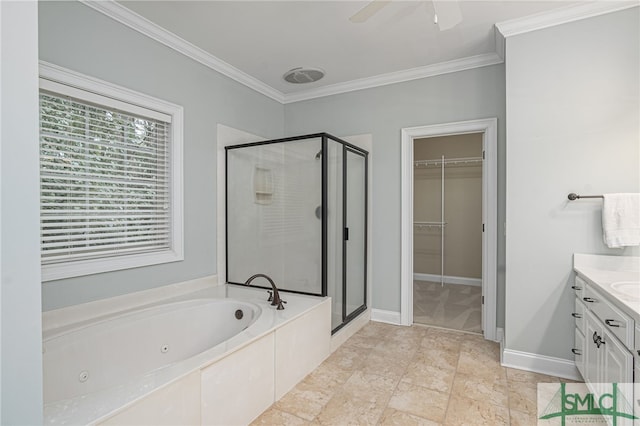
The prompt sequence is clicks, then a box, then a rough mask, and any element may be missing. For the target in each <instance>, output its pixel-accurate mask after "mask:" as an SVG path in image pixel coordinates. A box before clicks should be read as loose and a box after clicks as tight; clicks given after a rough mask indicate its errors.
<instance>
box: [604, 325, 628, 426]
mask: <svg viewBox="0 0 640 426" xmlns="http://www.w3.org/2000/svg"><path fill="white" fill-rule="evenodd" d="M602 340H603V345H604V349H605V351H604V358H603V366H602V367H603V368H602V370H603V374H604V377H603V382H604V383H605V386H606V387H609V388H610V389H612V388H611V386H613V383H615V384H616V386H617V387H618V394H617V398H616V411H617V412H619V413H629V414H630V413H633V355H631V353H630V352H629V350H628V349H627V348H626V347H625V346H623V345H622V344H621V343H620V342H619V341H618V340H617V339H616V338H615V337H614V334H613V333H611V332H610V331H609V330H607V329H604V330H603V336H602ZM617 424H618V425H631V424H632V422H631V420H630V419H622V418H619V419H618V421H617Z"/></svg>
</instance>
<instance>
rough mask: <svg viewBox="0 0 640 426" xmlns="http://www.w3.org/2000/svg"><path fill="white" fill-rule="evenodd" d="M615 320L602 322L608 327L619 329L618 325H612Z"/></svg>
mask: <svg viewBox="0 0 640 426" xmlns="http://www.w3.org/2000/svg"><path fill="white" fill-rule="evenodd" d="M614 321H615V320H612V319H607V320H604V323H605V324H607V325H608V326H609V327H620V324H614Z"/></svg>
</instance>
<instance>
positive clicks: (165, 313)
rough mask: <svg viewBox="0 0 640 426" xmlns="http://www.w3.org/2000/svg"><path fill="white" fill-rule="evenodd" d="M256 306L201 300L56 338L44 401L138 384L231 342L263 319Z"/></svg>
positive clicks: (47, 348) (46, 344) (47, 354)
mask: <svg viewBox="0 0 640 426" xmlns="http://www.w3.org/2000/svg"><path fill="white" fill-rule="evenodd" d="M260 312H261V309H260V307H258V306H257V305H255V304H253V303H247V302H242V301H239V300H230V299H195V300H187V301H182V302H173V303H167V304H162V305H158V306H154V307H150V308H146V309H140V310H137V311H133V312H129V313H126V314H122V315H118V316H116V317H113V318H109V319H102V320H100V321H97V322H95V323H90V324H86V325H83V326H78V327H75V328H71V329H69V330H64V331H59V332H57V333H52V335H50V336H49V337H47V338H46V339H44V340H43V349H44V352H43V365H44V377H43V381H44V402H45V404H47V403H49V402H53V401H58V400H62V399H70V398H74V397H78V396H81V395H86V394H89V393H92V392H96V391H99V390H103V389H108V388H112V387H115V386H118V385H120V384H124V383H127V382H129V381H132V380H136V379H137V378H139V377H142V376H144V375H145V374H148V373H150V372H153V371H155V370H158V369H161V368H164V367H167V366H170V365H171V364H174V363H176V362H179V361H183V360H185V359H188V358H191V357H192V356H194V355H197V354H199V353H201V352H204V351H205V350H207V349H210V348H213V347H214V346H216V345H218V344H220V343H222V342H224V341H226V340H228V339H230V338H231V337H233V336H235V335H236V334H238V333H240V332H241V331H243V330H244V329H246V328H247V327H249V326H250V325H251V324H252V323H253V322H254V321H255V320H256V319H257V318H258V316H259V315H260Z"/></svg>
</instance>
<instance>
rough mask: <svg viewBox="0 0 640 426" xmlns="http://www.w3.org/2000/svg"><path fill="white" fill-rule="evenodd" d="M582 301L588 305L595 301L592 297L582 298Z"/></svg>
mask: <svg viewBox="0 0 640 426" xmlns="http://www.w3.org/2000/svg"><path fill="white" fill-rule="evenodd" d="M582 300H584V301H585V302H589V303H593V302H595V301H596V299H594V298H593V297H583V298H582Z"/></svg>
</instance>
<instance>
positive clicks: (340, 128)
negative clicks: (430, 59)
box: [285, 65, 505, 326]
mask: <svg viewBox="0 0 640 426" xmlns="http://www.w3.org/2000/svg"><path fill="white" fill-rule="evenodd" d="M504 96H505V92H504V66H503V65H493V66H488V67H482V68H476V69H472V70H468V71H461V72H457V73H452V74H446V75H440V76H435V77H430V78H425V79H421V80H414V81H409V82H405V83H399V84H393V85H389V86H383V87H377V88H373V89H366V90H359V91H355V92H350V93H344V94H340V95H333V96H327V97H323V98H318V99H311V100H308V101H301V102H296V103H292V104H287V105H285V133H286V134H287V135H296V134H303V133H312V132H319V131H326V132H329V133H332V134H334V135H336V136H341V135H342V136H344V135H355V134H363V133H371V134H372V135H373V144H374V150H375V155H374V156H373V169H374V170H375V173H374V176H373V188H374V189H373V212H374V215H373V229H375V232H374V236H373V241H372V242H371V244H372V245H373V259H370V261H371V262H372V263H373V273H372V276H373V289H372V294H373V308H376V309H382V310H388V311H395V312H399V311H400V130H401V129H402V128H404V127H413V126H422V125H429V124H440V123H448V122H455V121H464V120H473V119H480V118H489V117H497V118H498V163H499V169H498V194H499V195H498V223H502V222H503V220H504V164H505V163H504V159H505V148H504V147H505V132H504V117H505V104H504V99H505V98H504ZM502 265H504V242H503V239H502V237H499V241H498V269H499V271H498V293H499V297H498V321H497V322H498V325H499V326H502V324H503V322H504V321H503V310H504V308H503V306H504V299H503V295H504V277H503V273H502V271H503V268H502Z"/></svg>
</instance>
